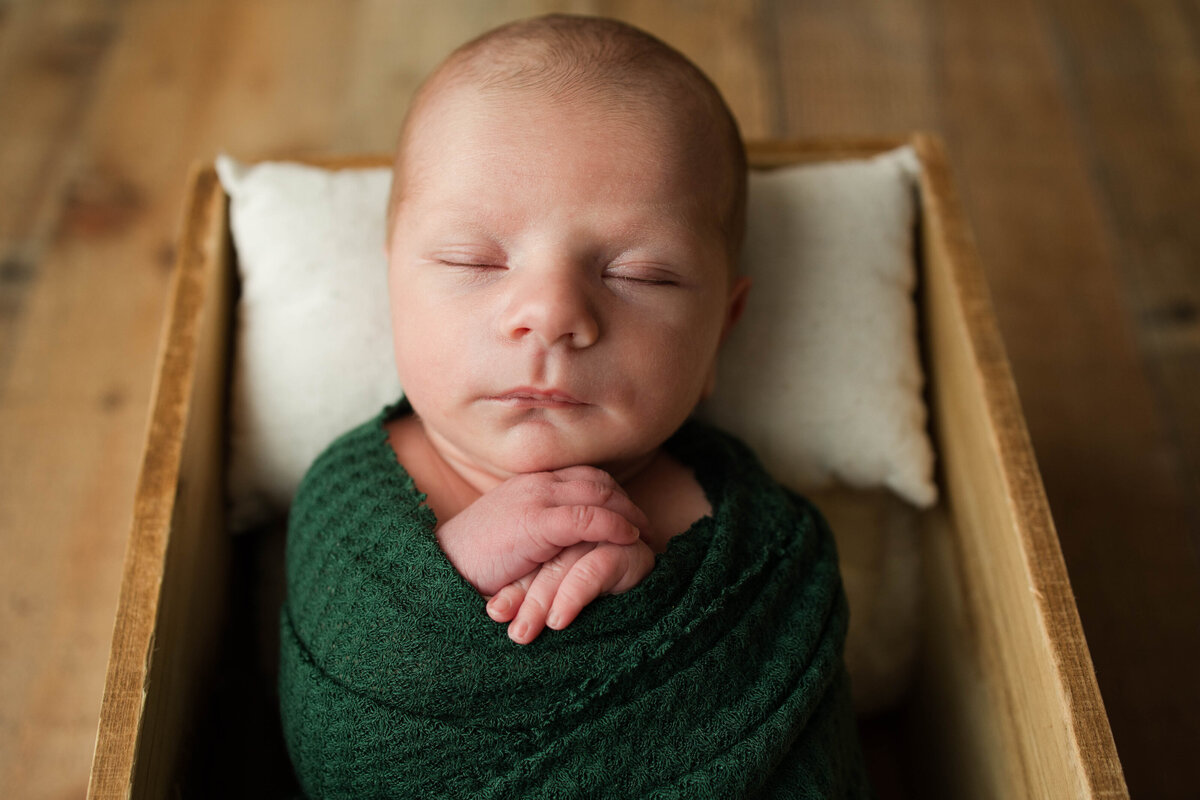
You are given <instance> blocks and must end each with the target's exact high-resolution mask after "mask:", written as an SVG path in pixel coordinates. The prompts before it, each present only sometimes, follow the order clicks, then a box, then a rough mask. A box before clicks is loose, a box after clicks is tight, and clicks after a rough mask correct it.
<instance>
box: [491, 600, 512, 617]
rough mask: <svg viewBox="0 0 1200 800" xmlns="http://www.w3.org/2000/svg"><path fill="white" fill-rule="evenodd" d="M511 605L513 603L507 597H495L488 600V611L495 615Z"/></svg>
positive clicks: (506, 609)
mask: <svg viewBox="0 0 1200 800" xmlns="http://www.w3.org/2000/svg"><path fill="white" fill-rule="evenodd" d="M511 606H512V603H510V602H509V600H508V598H507V597H493V598H492V599H491V600H489V601H488V604H487V609H488V613H489V614H491V615H492V616H494V617H495V616H499V615H500V614H503V613H504V612H506V611H508V609H509V608H510V607H511Z"/></svg>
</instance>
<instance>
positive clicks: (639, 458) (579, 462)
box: [495, 444, 658, 482]
mask: <svg viewBox="0 0 1200 800" xmlns="http://www.w3.org/2000/svg"><path fill="white" fill-rule="evenodd" d="M657 452H658V446H657V445H656V446H654V447H652V448H651V449H649V450H646V449H644V448H630V449H628V450H620V449H615V448H613V447H611V446H608V447H603V446H592V447H588V446H580V445H579V444H575V445H574V446H570V447H564V446H561V445H560V446H544V445H543V446H541V447H537V446H535V447H526V448H520V447H517V448H513V452H511V453H507V454H505V455H506V457H504V458H501V459H498V460H497V462H496V463H495V466H496V467H498V471H499V472H501V473H507V474H508V475H523V474H529V473H535V472H556V471H558V470H560V469H568V468H570V467H580V466H586V467H595V468H597V469H601V470H604V471H605V472H607V473H608V474H609V475H612V476H613V477H614V478H615V479H616V480H617V481H618V482H623V481H625V480H628V479H629V478H631V477H633V476H634V475H636V474H637V473H638V472H639V471H640V470H641V469H642V468H643V467H644V466H645V465H646V464H648V463H649V462H650V461H652V460H653V458H654V456H655V454H656V453H657Z"/></svg>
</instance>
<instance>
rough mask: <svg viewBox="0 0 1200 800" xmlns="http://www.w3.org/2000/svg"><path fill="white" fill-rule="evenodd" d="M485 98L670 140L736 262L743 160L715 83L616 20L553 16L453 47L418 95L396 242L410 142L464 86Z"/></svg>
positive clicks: (406, 131)
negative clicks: (599, 116)
mask: <svg viewBox="0 0 1200 800" xmlns="http://www.w3.org/2000/svg"><path fill="white" fill-rule="evenodd" d="M464 89H465V90H469V91H470V92H472V93H475V94H478V95H479V96H481V97H482V98H486V99H494V98H499V99H501V100H502V99H503V98H504V97H505V96H506V95H512V94H514V93H515V94H518V95H521V96H523V99H528V98H530V97H534V98H537V99H539V100H540V101H544V102H545V103H547V104H551V105H553V106H555V107H558V108H561V111H562V113H563V114H571V113H576V112H578V111H579V110H580V109H581V108H582V109H586V110H587V111H588V112H589V113H590V114H595V113H603V114H604V115H605V116H606V117H607V118H609V119H611V120H612V123H613V124H614V125H620V126H637V127H640V128H644V129H645V132H646V133H647V134H652V135H654V136H656V137H661V138H663V139H669V140H670V142H671V143H672V145H673V146H674V147H676V148H678V152H679V154H680V157H681V158H682V159H684V160H685V162H686V163H687V164H688V169H689V170H691V171H694V172H695V176H696V179H697V184H696V185H697V186H703V187H706V189H707V190H709V191H711V193H712V195H713V197H712V202H713V203H714V204H715V206H716V208H715V214H716V218H717V224H719V225H720V227H721V233H722V236H723V239H724V241H725V242H726V243H727V245H728V251H729V256H730V261H731V263H733V262H734V261H736V252H737V249H738V247H739V246H740V244H741V239H742V234H743V230H744V225H745V222H744V219H745V196H746V161H745V153H744V150H743V147H742V142H741V137H740V135H739V133H738V128H737V123H736V122H735V120H734V118H733V115H732V114H731V113H730V112H729V109H728V107H727V106H726V105H725V102H724V100H723V99H722V98H721V95H720V93H719V92H718V91H717V89H716V87H715V86H714V85H713V84H712V82H711V81H710V80H709V79H708V78H707V77H706V76H705V75H704V73H702V72H701V71H700V70H699V69H698V68H697V67H696V66H695V65H694V64H692V63H691V62H690V61H688V59H687V58H685V57H684V56H683V55H682V54H680V53H679V52H678V51H676V50H674V49H672V48H671V47H669V46H668V45H666V44H664V43H663V42H661V41H659V40H658V39H656V38H654V37H653V36H650V35H649V34H647V33H644V32H643V31H640V30H638V29H636V28H633V27H631V26H629V25H626V24H624V23H621V22H617V21H615V20H607V19H599V18H593V17H576V16H567V15H550V16H545V17H537V18H534V19H528V20H521V21H518V22H514V23H511V24H508V25H505V26H502V27H500V28H497V29H495V30H492V31H490V32H488V33H485V34H484V35H482V36H480V37H479V38H477V39H474V40H472V41H470V42H468V43H467V44H465V45H463V46H462V47H460V48H458V49H457V50H456V51H454V52H453V53H452V54H451V55H450V56H449V57H448V58H447V59H446V60H445V61H444V62H443V63H442V64H441V66H439V67H438V68H437V69H436V70H435V71H434V72H433V74H432V75H430V76H429V78H428V79H427V80H426V81H425V83H424V84H423V85H422V86H421V88H420V89H419V90H418V92H417V94H416V96H415V97H414V98H413V102H412V105H411V107H410V109H409V113H408V116H407V117H406V119H405V122H404V126H403V128H402V131H401V136H400V144H399V146H398V148H397V153H396V161H395V169H394V178H393V184H392V196H391V206H390V208H389V212H388V224H389V238H390V232H391V226H392V223H393V221H394V218H395V212H396V209H397V207H398V205H399V204H400V203H401V202H403V200H404V197H405V193H406V188H407V187H408V185H409V182H410V181H412V180H417V179H418V175H419V171H420V170H419V165H415V164H411V163H409V159H408V155H409V150H410V144H411V142H412V141H413V139H414V138H415V137H417V136H418V135H419V134H420V131H421V126H422V123H423V121H424V119H425V117H426V115H428V114H430V113H431V112H432V111H433V110H434V109H436V108H437V107H438V105H439V103H441V102H443V100H444V98H446V97H447V96H450V95H453V94H455V93H456V92H458V93H461V91H462V90H464Z"/></svg>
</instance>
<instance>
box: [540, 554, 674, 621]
mask: <svg viewBox="0 0 1200 800" xmlns="http://www.w3.org/2000/svg"><path fill="white" fill-rule="evenodd" d="M653 566H654V554H653V553H652V552H650V548H648V547H646V546H645V545H632V546H626V547H619V546H614V545H600V546H598V547H596V548H594V549H593V550H592V551H591V552H590V553H588V554H586V555H585V556H583V557H582V558H581V559H579V561H577V562H575V566H574V567H572V568H571V571H570V572H568V573H567V575H566V577H564V578H563V580H562V583H561V584H560V585H559V587H558V591H557V592H556V593H555V595H554V602H553V603H552V604H551V606H550V611H549V612H548V613H547V615H546V625H547V626H548V627H550V628H553V629H554V630H562V629H563V628H565V627H567V626H568V625H570V624H571V623H572V622H574V621H575V618H576V617H577V616H579V612H580V611H582V610H583V608H584V606H586V605H587V604H588V603H591V602H592V601H593V600H595V599H596V598H597V597H599V596H600V595H602V594H606V593H613V594H618V593H620V592H624V591H628V590H629V589H632V588H633V587H634V586H636V585H638V584H639V583H641V582H642V579H643V578H645V577H646V576H647V575H648V574H649V573H650V570H651V568H653Z"/></svg>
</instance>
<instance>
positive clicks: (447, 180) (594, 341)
mask: <svg viewBox="0 0 1200 800" xmlns="http://www.w3.org/2000/svg"><path fill="white" fill-rule="evenodd" d="M447 94H448V96H443V97H439V98H437V99H435V100H434V101H433V102H432V103H431V104H430V106H429V107H427V109H426V110H425V112H424V113H423V115H422V118H421V120H420V123H419V124H418V125H417V126H415V129H414V132H413V135H412V137H411V138H410V140H409V145H408V150H407V153H406V155H407V158H406V163H407V169H406V180H405V192H404V199H403V200H402V202H401V203H400V204H399V206H398V209H397V212H396V220H395V226H394V230H393V235H392V238H391V241H390V243H389V253H388V255H389V263H390V291H391V307H392V322H393V327H394V332H395V351H396V365H397V368H398V370H399V375H400V380H401V383H402V385H403V386H404V390H405V393H406V395H407V396H408V397H409V399H410V401H411V402H412V404H413V407H414V409H415V410H416V412H417V414H418V416H419V417H420V418H421V420H422V421H423V423H424V426H425V429H426V432H427V434H428V435H429V437H430V439H431V441H432V442H433V443H434V445H435V446H436V447H437V448H438V449H439V450H440V451H441V452H442V455H443V456H446V457H449V458H450V459H452V460H453V461H455V462H457V463H460V464H465V465H469V466H470V467H472V468H474V469H480V470H484V471H485V472H486V473H487V474H489V475H492V476H495V477H496V478H500V479H503V478H506V477H508V476H511V475H513V474H516V473H524V472H540V471H548V470H553V469H559V468H562V467H567V466H573V465H578V464H590V465H594V466H599V467H601V468H605V469H608V470H610V471H612V472H613V473H614V474H617V475H620V474H621V472H622V470H626V469H628V468H630V467H632V466H634V465H636V464H637V463H639V461H640V460H641V459H643V458H644V457H646V456H647V455H648V454H650V453H652V452H653V451H654V450H655V449H656V448H657V447H658V445H659V444H661V443H662V442H663V441H664V440H665V439H666V438H667V437H668V436H670V434H671V433H673V432H674V430H675V429H676V428H677V427H678V426H679V425H680V424H682V422H683V421H684V419H685V418H686V417H687V415H688V414H689V413H690V412H691V410H692V408H693V407H694V405H695V404H696V402H697V401H698V400H699V399H700V398H701V397H702V395H703V394H705V393H706V392H707V391H708V390H709V389H710V388H711V382H712V371H713V364H714V360H715V356H716V352H717V347H718V344H719V343H720V340H721V339H722V336H723V332H724V330H725V328H726V326H727V325H728V324H730V323H731V320H732V318H733V317H734V316H736V309H737V308H738V307H740V302H739V298H740V296H741V294H742V293H743V289H744V286H743V285H742V282H740V281H739V282H733V281H732V279H731V278H730V276H729V268H728V262H727V258H728V256H727V250H726V246H725V243H724V241H723V240H722V237H721V235H720V229H719V227H718V208H719V205H718V202H717V201H716V200H715V199H714V198H713V193H714V191H715V188H714V187H711V186H708V185H705V184H704V183H702V182H699V181H697V180H696V179H695V178H694V177H692V176H693V175H694V174H695V172H696V170H694V169H689V168H688V167H689V165H688V163H687V161H686V159H685V158H683V157H682V156H681V155H679V154H678V153H677V152H676V149H677V148H674V147H672V146H671V145H670V143H669V142H666V141H660V140H661V139H663V138H665V137H663V136H662V135H661V134H659V135H657V136H656V135H653V134H651V133H649V132H648V130H647V126H646V125H644V124H642V125H636V124H629V123H628V121H625V122H622V120H621V119H620V118H619V117H614V116H613V115H612V114H609V113H606V111H605V109H603V108H599V107H597V105H596V104H595V103H592V104H582V103H578V102H572V103H568V104H566V105H564V104H562V103H557V104H555V103H550V102H548V101H545V100H544V99H542V98H540V97H536V96H532V95H530V94H528V93H518V92H507V93H505V94H504V95H503V96H502V97H497V96H495V95H494V94H493V95H483V94H481V93H479V92H477V91H475V90H474V89H471V88H468V87H461V88H458V89H450V90H447ZM642 121H643V122H644V120H642Z"/></svg>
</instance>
